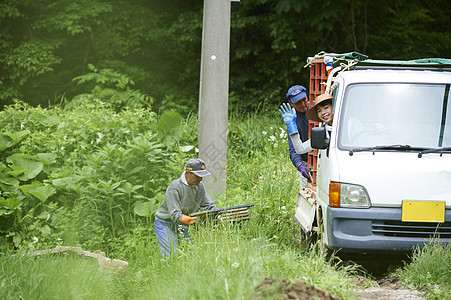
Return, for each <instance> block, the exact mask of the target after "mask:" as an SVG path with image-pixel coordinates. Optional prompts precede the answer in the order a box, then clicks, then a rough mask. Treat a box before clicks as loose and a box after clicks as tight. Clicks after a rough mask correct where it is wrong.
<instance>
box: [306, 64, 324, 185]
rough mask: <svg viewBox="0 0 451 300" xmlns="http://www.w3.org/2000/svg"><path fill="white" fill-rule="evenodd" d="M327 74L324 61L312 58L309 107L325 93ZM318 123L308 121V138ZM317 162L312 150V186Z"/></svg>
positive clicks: (310, 160)
mask: <svg viewBox="0 0 451 300" xmlns="http://www.w3.org/2000/svg"><path fill="white" fill-rule="evenodd" d="M327 75H328V72H327V71H326V65H325V64H324V59H323V58H322V57H321V58H314V59H313V60H312V62H311V65H310V86H309V107H312V106H313V105H315V98H316V97H318V96H319V95H321V94H322V93H324V92H325V91H326V85H325V83H326V82H327ZM318 125H319V123H318V122H313V121H309V138H310V131H311V129H312V128H313V127H317V126H318ZM317 160H318V150H316V149H315V150H313V151H311V152H309V153H308V161H307V162H308V167H309V168H310V169H311V170H312V171H313V174H312V177H313V184H315V185H316V171H317V168H316V164H317Z"/></svg>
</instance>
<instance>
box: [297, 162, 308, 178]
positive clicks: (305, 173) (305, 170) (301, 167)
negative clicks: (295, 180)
mask: <svg viewBox="0 0 451 300" xmlns="http://www.w3.org/2000/svg"><path fill="white" fill-rule="evenodd" d="M297 168H298V170H299V172H301V174H302V176H304V177H305V178H307V179H309V178H310V176H309V172H310V169H309V168H308V167H306V166H304V165H303V164H299V165H298V166H297Z"/></svg>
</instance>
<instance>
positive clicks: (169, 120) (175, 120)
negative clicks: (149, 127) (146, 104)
mask: <svg viewBox="0 0 451 300" xmlns="http://www.w3.org/2000/svg"><path fill="white" fill-rule="evenodd" d="M181 122H182V117H181V116H180V114H179V113H178V112H174V111H167V112H165V113H164V114H162V115H161V118H160V120H159V121H158V125H157V129H158V130H160V131H162V132H163V133H173V132H175V131H178V130H179V129H180V123H181Z"/></svg>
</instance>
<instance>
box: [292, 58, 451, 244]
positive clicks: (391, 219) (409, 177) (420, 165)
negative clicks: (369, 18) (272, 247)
mask: <svg viewBox="0 0 451 300" xmlns="http://www.w3.org/2000/svg"><path fill="white" fill-rule="evenodd" d="M327 59H329V58H327V57H326V60H327ZM337 63H338V64H339V66H337V67H335V68H333V70H331V71H330V74H329V77H328V79H327V84H326V92H330V93H331V94H332V95H333V104H332V105H333V113H334V119H333V125H332V131H331V132H326V129H325V127H314V128H312V130H311V143H312V147H313V148H315V149H319V150H318V156H317V166H316V176H315V179H316V185H314V186H313V187H310V188H309V187H307V188H305V189H302V190H300V191H299V195H298V199H297V205H296V211H295V216H294V218H295V219H296V220H297V221H298V223H299V225H300V227H301V229H302V231H303V233H304V236H309V235H311V234H312V233H315V232H317V233H319V236H320V237H321V241H322V243H323V244H324V245H325V246H327V247H328V248H329V249H333V250H340V251H341V252H358V253H371V252H381V251H390V252H393V251H404V252H408V251H411V250H412V249H413V248H414V247H416V246H420V247H421V246H422V245H424V244H425V243H428V242H429V241H430V240H431V239H432V238H439V239H440V240H442V241H443V242H445V243H446V244H447V243H449V242H450V241H451V93H450V88H451V60H449V59H422V60H414V61H376V60H368V59H366V60H361V61H358V60H355V61H349V60H348V61H347V62H346V63H344V64H343V63H342V62H341V63H340V60H337V59H336V63H335V65H337ZM313 167H314V168H315V166H313Z"/></svg>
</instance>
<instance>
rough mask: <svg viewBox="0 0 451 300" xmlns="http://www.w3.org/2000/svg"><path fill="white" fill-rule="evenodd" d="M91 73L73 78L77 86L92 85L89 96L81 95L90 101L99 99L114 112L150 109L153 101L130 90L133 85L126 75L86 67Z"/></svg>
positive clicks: (138, 92) (91, 66)
mask: <svg viewBox="0 0 451 300" xmlns="http://www.w3.org/2000/svg"><path fill="white" fill-rule="evenodd" d="M88 67H89V69H90V70H91V71H92V73H87V74H85V75H81V76H78V77H75V78H74V79H73V80H74V81H77V83H78V84H84V83H92V84H91V85H93V86H94V87H93V88H92V90H91V93H90V94H89V95H86V94H85V95H83V96H84V97H89V98H90V99H101V100H103V101H106V102H107V103H109V104H110V105H111V106H112V107H113V108H114V109H115V110H116V111H120V110H121V109H123V108H124V107H129V108H132V109H134V108H142V107H147V108H150V107H151V105H152V102H153V99H152V98H151V97H150V96H148V95H145V94H143V93H141V92H140V91H138V90H134V89H132V88H130V86H132V85H134V84H135V83H134V82H133V80H131V79H130V78H129V77H128V76H127V75H125V74H121V73H118V72H115V71H114V70H112V69H102V70H97V68H96V67H94V66H93V65H88Z"/></svg>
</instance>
